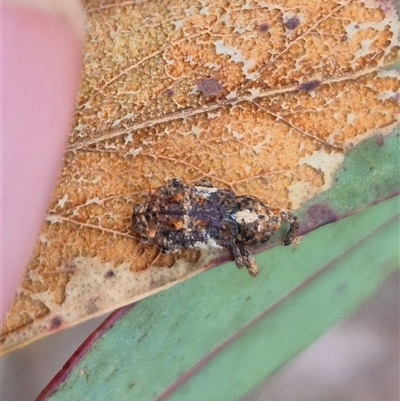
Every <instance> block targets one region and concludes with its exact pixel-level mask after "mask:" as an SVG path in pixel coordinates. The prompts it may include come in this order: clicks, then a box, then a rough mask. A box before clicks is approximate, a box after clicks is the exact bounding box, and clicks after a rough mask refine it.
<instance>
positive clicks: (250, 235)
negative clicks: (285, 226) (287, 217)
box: [236, 196, 280, 245]
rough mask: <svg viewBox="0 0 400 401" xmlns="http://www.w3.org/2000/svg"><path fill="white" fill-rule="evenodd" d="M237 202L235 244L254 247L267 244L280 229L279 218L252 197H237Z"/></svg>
mask: <svg viewBox="0 0 400 401" xmlns="http://www.w3.org/2000/svg"><path fill="white" fill-rule="evenodd" d="M237 202H238V211H237V213H236V222H237V224H238V235H237V239H236V240H237V243H238V244H242V245H256V244H262V243H265V242H267V241H268V240H269V239H270V238H271V236H272V235H273V234H274V233H275V232H276V231H277V230H278V229H279V227H280V219H279V217H277V216H275V215H274V213H273V212H272V211H271V208H270V207H269V206H268V205H266V204H265V203H263V202H261V200H259V199H258V198H256V197H254V196H238V197H237Z"/></svg>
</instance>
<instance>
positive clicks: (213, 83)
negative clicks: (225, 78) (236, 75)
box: [197, 78, 224, 97]
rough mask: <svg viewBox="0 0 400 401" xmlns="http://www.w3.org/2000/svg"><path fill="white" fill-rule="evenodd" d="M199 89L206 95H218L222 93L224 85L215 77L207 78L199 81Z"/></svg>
mask: <svg viewBox="0 0 400 401" xmlns="http://www.w3.org/2000/svg"><path fill="white" fill-rule="evenodd" d="M197 88H198V90H199V91H200V92H201V94H202V95H203V96H205V97H216V96H219V95H221V94H222V91H223V89H224V88H223V86H222V85H221V84H220V83H219V82H218V80H217V79H215V78H205V79H203V80H202V81H200V82H199V84H198V86H197Z"/></svg>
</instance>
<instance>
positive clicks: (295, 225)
mask: <svg viewBox="0 0 400 401" xmlns="http://www.w3.org/2000/svg"><path fill="white" fill-rule="evenodd" d="M280 215H281V219H282V221H286V222H287V223H289V224H290V228H289V231H288V232H287V234H286V237H285V239H284V240H283V242H282V245H285V246H286V245H290V244H291V243H292V242H293V241H294V239H295V238H296V237H297V232H298V231H299V227H300V221H299V218H298V217H297V216H295V215H294V214H293V213H292V212H287V211H281V213H280Z"/></svg>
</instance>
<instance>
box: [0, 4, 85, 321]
mask: <svg viewBox="0 0 400 401" xmlns="http://www.w3.org/2000/svg"><path fill="white" fill-rule="evenodd" d="M46 3H48V2H47V1H44V0H43V1H42V0H38V1H36V2H32V1H29V2H28V1H27V2H24V1H20V2H19V3H18V5H17V6H16V5H15V2H12V1H3V4H2V35H3V38H2V46H3V48H2V70H3V71H2V75H3V77H4V79H3V86H2V101H3V115H2V144H1V145H2V149H1V155H2V164H1V167H2V208H1V230H2V239H1V240H2V251H1V287H2V288H1V322H3V321H4V317H5V315H6V312H7V310H8V309H9V307H10V306H11V304H12V301H13V298H14V296H15V290H16V288H17V286H18V284H19V282H20V280H21V278H22V275H23V273H24V271H25V269H26V266H27V264H28V262H29V259H30V257H31V254H32V251H33V248H34V246H35V242H36V240H37V237H38V235H39V232H40V228H41V226H42V224H43V219H44V216H45V213H46V210H47V208H48V205H49V202H50V198H51V193H52V191H53V189H54V186H55V183H56V179H57V176H58V174H59V170H60V168H61V165H62V159H63V154H64V150H65V146H66V142H67V137H68V134H69V132H70V129H71V124H72V117H73V113H74V104H75V100H76V96H77V92H78V88H79V82H80V77H81V68H82V60H83V40H84V35H83V23H82V21H83V17H82V15H83V13H82V10H81V7H80V4H79V2H78V1H77V0H74V1H72V0H65V1H60V2H58V3H59V4H58V5H57V6H56V7H54V5H53V6H52V7H50V9H51V12H50V11H49V8H48V7H47V8H46ZM53 3H54V2H53ZM22 27H23V29H22ZM16 32H18V34H16ZM38 43H40V46H38ZM60 49H62V51H61V50H60Z"/></svg>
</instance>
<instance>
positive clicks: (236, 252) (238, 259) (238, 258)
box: [232, 244, 246, 269]
mask: <svg viewBox="0 0 400 401" xmlns="http://www.w3.org/2000/svg"><path fill="white" fill-rule="evenodd" d="M232 254H233V259H235V263H236V266H237V267H238V269H243V267H245V266H246V265H245V264H244V260H243V256H242V253H241V252H240V248H239V247H238V246H237V245H236V244H233V245H232Z"/></svg>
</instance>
